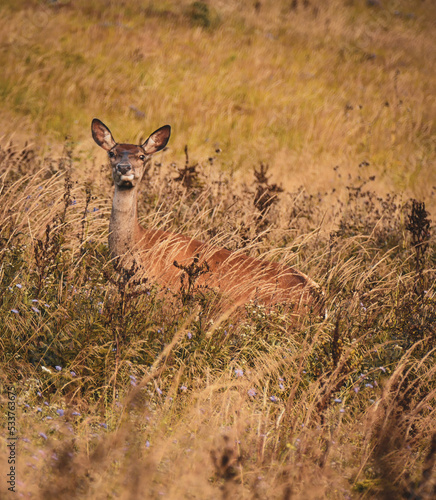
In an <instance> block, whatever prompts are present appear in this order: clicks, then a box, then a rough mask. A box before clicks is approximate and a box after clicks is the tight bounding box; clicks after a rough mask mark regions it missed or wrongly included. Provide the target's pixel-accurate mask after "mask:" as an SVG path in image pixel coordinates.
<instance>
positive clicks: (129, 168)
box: [91, 118, 325, 317]
mask: <svg viewBox="0 0 436 500" xmlns="http://www.w3.org/2000/svg"><path fill="white" fill-rule="evenodd" d="M91 131H92V137H93V139H94V141H95V142H96V143H97V144H98V146H100V147H101V148H103V149H104V150H105V151H106V152H107V154H108V157H109V163H110V166H111V168H112V178H113V181H114V196H113V202H112V212H111V216H110V222H109V253H110V257H111V259H113V260H114V261H115V260H116V261H117V263H118V265H121V267H122V268H124V269H133V268H134V269H135V275H136V274H141V275H142V276H146V280H149V282H151V283H156V284H157V285H158V286H160V287H163V288H165V289H167V290H168V289H169V290H174V291H177V290H180V288H181V286H182V283H183V279H184V275H185V277H186V273H185V271H186V269H187V268H188V266H189V265H191V266H192V265H193V263H196V265H197V266H199V268H200V267H201V266H203V267H202V269H203V270H202V271H201V272H199V273H198V276H197V278H196V279H197V282H198V283H196V285H197V286H198V287H199V288H201V289H204V290H212V291H214V292H216V293H217V295H218V296H219V297H221V298H222V299H224V300H227V304H228V305H229V306H231V307H234V308H237V307H239V306H240V305H244V304H246V303H248V302H249V301H251V300H253V301H256V302H257V303H261V304H264V305H268V306H274V305H276V304H279V303H286V304H290V305H291V306H292V311H293V313H295V314H297V315H298V314H301V313H303V311H307V310H308V308H310V309H311V310H314V311H316V313H317V314H318V313H319V315H320V316H321V317H324V316H325V314H324V312H323V305H322V304H323V300H322V296H323V292H322V290H321V288H320V286H319V285H318V284H317V283H316V282H315V281H313V280H312V279H311V278H309V277H308V276H306V275H305V274H304V273H302V272H301V271H298V270H297V269H294V268H293V267H290V266H287V265H284V264H281V263H277V262H269V261H265V260H261V259H256V258H253V257H250V256H248V255H246V254H243V253H241V252H240V251H235V252H232V251H230V250H227V249H226V248H217V247H215V246H214V245H211V244H208V243H205V242H203V241H200V240H197V239H194V238H191V237H189V236H187V235H183V234H179V233H175V232H169V231H165V230H162V229H156V228H144V227H142V226H141V225H140V224H139V221H138V189H139V185H140V183H141V180H142V178H143V177H144V174H146V173H147V172H148V171H149V169H150V166H151V159H152V156H153V155H154V154H155V153H157V152H158V151H161V150H162V149H164V148H165V147H166V145H167V143H168V141H169V138H170V135H171V127H170V126H169V125H164V126H163V127H160V128H159V129H157V130H156V131H154V132H153V133H152V134H151V135H150V136H149V137H148V139H147V140H146V141H145V142H143V143H142V144H140V145H134V144H127V143H118V142H116V141H115V139H114V138H113V135H112V133H111V131H110V130H109V128H108V127H107V126H106V125H105V124H104V123H103V122H102V121H100V120H99V119H97V118H94V119H93V120H92V124H91Z"/></svg>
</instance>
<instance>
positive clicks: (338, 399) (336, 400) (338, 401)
mask: <svg viewBox="0 0 436 500" xmlns="http://www.w3.org/2000/svg"><path fill="white" fill-rule="evenodd" d="M333 401H334V402H335V403H342V399H340V398H336V399H334V400H333Z"/></svg>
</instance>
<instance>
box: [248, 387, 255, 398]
mask: <svg viewBox="0 0 436 500" xmlns="http://www.w3.org/2000/svg"><path fill="white" fill-rule="evenodd" d="M247 394H248V395H249V396H250V398H254V397H255V396H256V394H257V393H256V389H248V391H247Z"/></svg>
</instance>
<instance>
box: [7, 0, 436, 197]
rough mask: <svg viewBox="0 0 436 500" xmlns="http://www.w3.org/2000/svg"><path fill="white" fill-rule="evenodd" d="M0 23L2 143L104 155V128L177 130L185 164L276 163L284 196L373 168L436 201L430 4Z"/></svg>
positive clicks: (135, 10)
mask: <svg viewBox="0 0 436 500" xmlns="http://www.w3.org/2000/svg"><path fill="white" fill-rule="evenodd" d="M0 13H1V16H0V25H1V26H0V65H1V67H2V68H3V70H2V72H1V73H0V105H1V109H2V112H1V116H0V136H2V142H5V141H6V142H7V141H8V140H9V139H11V138H12V139H13V140H14V141H16V142H23V141H24V140H25V139H29V138H32V139H33V141H34V142H35V143H37V144H39V145H41V146H42V147H43V148H51V149H55V150H57V149H60V146H61V145H62V143H63V142H64V140H65V137H66V136H69V137H70V139H71V140H72V141H73V142H75V143H76V145H77V146H78V148H79V149H80V150H82V151H83V152H84V155H85V157H86V156H87V157H90V156H92V157H94V155H95V154H96V150H95V145H93V144H92V142H91V138H90V132H89V124H90V121H91V119H92V118H93V117H94V116H96V117H99V118H100V119H102V120H103V121H104V122H105V123H107V124H108V125H109V127H110V128H111V130H112V132H113V133H114V135H115V137H116V138H117V139H118V140H119V141H128V142H131V141H133V140H136V141H138V140H139V139H140V138H141V137H146V136H148V134H149V133H150V132H151V131H152V130H154V129H155V128H157V127H159V126H161V125H163V124H165V123H169V124H171V125H172V127H173V136H172V139H171V142H170V147H171V157H172V158H174V159H175V160H177V159H180V158H182V157H183V147H184V145H185V144H189V146H190V148H191V151H193V152H194V153H193V154H194V155H195V156H198V157H207V156H208V155H211V154H213V153H214V151H215V149H216V148H218V147H219V148H220V149H221V150H222V154H221V155H222V156H221V160H222V161H221V165H223V166H224V168H227V169H232V170H236V171H237V172H238V173H239V174H241V175H242V176H244V175H246V174H248V173H249V174H250V175H251V170H252V167H253V166H254V165H257V164H258V163H259V162H260V161H264V162H267V163H269V164H270V172H272V173H273V175H274V179H276V180H280V181H281V183H282V184H283V186H284V187H285V189H291V188H295V187H296V186H299V185H303V186H304V187H305V188H306V189H308V190H313V191H316V190H319V189H321V188H324V187H326V188H331V187H332V186H334V185H336V184H338V183H340V182H341V181H340V179H339V178H338V176H336V175H333V170H332V169H333V167H335V166H337V165H338V166H339V167H340V168H341V172H342V174H341V175H343V176H344V177H346V176H347V174H352V175H354V174H355V173H356V171H358V170H359V166H361V167H362V166H364V167H365V168H366V171H367V172H368V171H369V172H371V173H374V174H377V179H376V183H375V188H378V189H380V190H389V191H390V190H397V191H406V192H407V194H408V195H413V196H417V197H420V198H424V199H427V203H430V204H433V202H432V201H431V200H429V199H428V198H429V197H430V196H431V193H432V190H433V189H434V186H435V185H436V169H435V168H434V162H435V154H436V153H435V148H436V141H435V124H436V37H435V36H434V34H435V27H436V25H435V23H436V21H435V20H436V4H435V2H433V1H432V0H416V1H410V0H391V1H389V2H388V1H382V0H380V1H368V0H329V1H321V0H310V1H309V0H304V1H303V0H301V1H298V0H293V1H290V0H280V1H277V0H261V1H257V2H255V1H254V0H240V1H238V2H234V1H232V0H220V1H218V0H216V1H212V0H211V1H208V2H202V1H200V2H192V1H190V0H189V1H188V0H181V1H171V0H166V1H161V2H153V1H149V0H142V1H140V0H116V1H113V0H111V1H95V2H93V3H92V4H90V3H89V2H87V1H85V0H77V1H74V2H73V1H65V0H59V1H43V0H4V1H3V2H2V3H1V6H0ZM75 168H76V170H78V169H80V164H77V165H75ZM428 206H429V205H428Z"/></svg>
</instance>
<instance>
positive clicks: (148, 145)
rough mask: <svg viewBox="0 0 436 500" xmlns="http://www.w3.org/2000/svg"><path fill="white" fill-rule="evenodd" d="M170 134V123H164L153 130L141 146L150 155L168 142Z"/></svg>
mask: <svg viewBox="0 0 436 500" xmlns="http://www.w3.org/2000/svg"><path fill="white" fill-rule="evenodd" d="M170 135H171V127H170V126H169V125H164V126H163V127H161V128H158V129H157V130H156V131H155V132H153V133H152V134H151V135H150V137H149V138H148V139H147V140H146V141H145V142H144V144H141V147H142V148H143V149H144V151H145V152H146V153H147V154H148V155H152V154H153V153H156V152H157V151H160V150H161V149H163V148H164V147H165V146H166V145H167V144H168V141H169V139H170Z"/></svg>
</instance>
